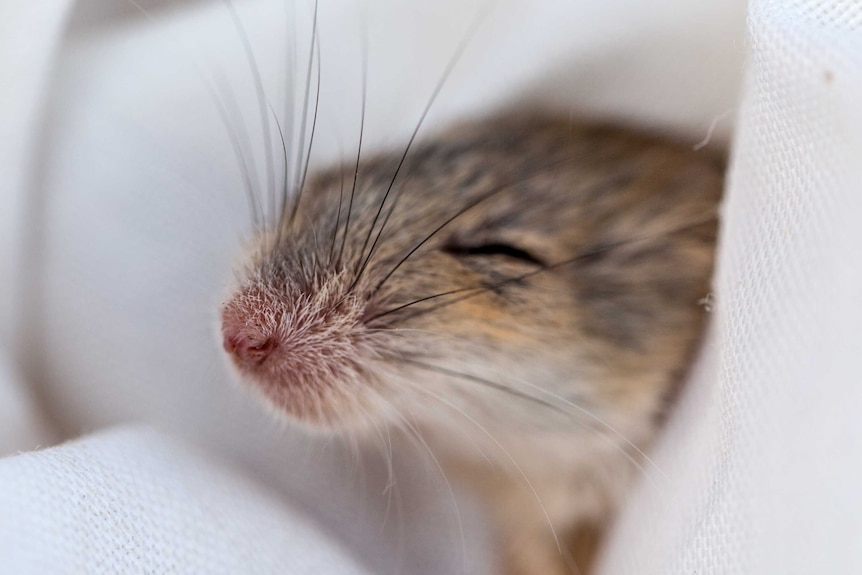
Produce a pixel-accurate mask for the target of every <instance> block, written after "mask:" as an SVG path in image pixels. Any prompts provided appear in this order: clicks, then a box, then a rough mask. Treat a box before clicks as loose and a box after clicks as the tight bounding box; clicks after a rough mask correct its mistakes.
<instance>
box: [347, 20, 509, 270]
mask: <svg viewBox="0 0 862 575" xmlns="http://www.w3.org/2000/svg"><path fill="white" fill-rule="evenodd" d="M491 7H492V4H491V3H488V4H486V5H485V6H484V7H483V9H482V10H481V11H480V12H479V14H478V15H477V17H476V18H475V19H474V20H473V22H472V23H471V24H470V27H469V28H468V29H467V32H466V34H465V35H464V37H463V38H462V39H461V41H460V42H459V44H458V46H457V47H456V49H455V52H454V53H453V55H452V57H451V58H450V59H449V62H448V63H447V64H446V68H445V69H444V70H443V75H442V76H441V78H440V80H439V81H438V82H437V85H436V86H435V87H434V90H433V92H432V93H431V97H430V98H429V99H428V102H427V103H426V104H425V108H424V110H422V114H421V115H420V116H419V121H418V122H417V123H416V127H415V128H414V129H413V133H412V134H411V135H410V139H409V140H408V141H407V145H406V146H405V147H404V152H403V153H402V154H401V158H400V159H399V160H398V165H397V166H396V168H395V172H394V173H393V174H392V179H391V180H390V182H389V186H388V187H387V188H386V193H384V194H383V199H382V200H381V201H380V205H379V206H378V208H377V213H376V214H375V215H374V220H373V221H372V222H371V226H370V227H369V228H368V234H367V235H366V236H365V241H364V242H363V243H362V249H361V250H360V251H359V253H360V254H364V253H365V248H366V247H368V242H369V240H370V239H371V234H372V232H373V231H374V226H376V225H377V221H378V220H379V218H380V214H381V213H382V212H383V206H384V205H385V204H386V200H387V199H388V198H389V194H390V193H391V192H392V187H393V186H394V185H395V180H396V179H397V178H398V174H399V173H400V172H401V168H402V167H403V166H404V162H405V160H406V159H407V154H409V153H410V148H411V147H412V146H413V142H414V141H415V140H416V136H417V135H418V134H419V130H420V129H421V128H422V124H423V123H424V122H425V118H426V117H427V116H428V112H429V111H430V110H431V107H432V106H433V105H434V102H435V101H436V100H437V96H438V95H439V94H440V91H441V90H442V89H443V86H445V84H446V81H447V80H448V79H449V77H450V76H451V74H452V71H453V70H454V69H455V66H456V65H457V63H458V62H459V61H460V60H461V57H462V56H463V55H464V51H465V50H466V49H467V46H468V45H469V43H470V41H471V40H472V39H473V36H474V35H475V33H476V31H477V30H478V29H479V26H480V25H481V24H482V23H483V22H484V20H485V17H486V16H487V15H488V13H489V12H490V8H491ZM381 233H383V227H382V226H381V228H380V231H379V232H378V235H379V234H381ZM360 257H362V256H361V255H360ZM360 261H361V260H360ZM358 275H359V273H357V276H358ZM357 281H358V279H355V280H354V282H353V283H354V285H355V284H356V282H357Z"/></svg>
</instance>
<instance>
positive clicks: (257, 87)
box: [224, 0, 275, 212]
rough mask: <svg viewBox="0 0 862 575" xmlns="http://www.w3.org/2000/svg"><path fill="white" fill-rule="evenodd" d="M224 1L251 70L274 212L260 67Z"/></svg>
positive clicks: (227, 1)
mask: <svg viewBox="0 0 862 575" xmlns="http://www.w3.org/2000/svg"><path fill="white" fill-rule="evenodd" d="M224 3H225V5H226V6H227V9H228V13H229V14H230V17H231V20H233V23H234V27H235V29H236V31H237V35H238V36H239V38H240V42H241V43H242V46H243V51H244V52H245V56H246V59H247V60H248V65H249V70H250V72H251V75H252V81H253V83H254V91H255V94H256V96H257V108H258V112H259V114H260V125H261V130H262V137H263V151H264V154H265V155H264V158H265V167H266V190H267V191H268V192H269V194H270V196H271V202H272V208H271V209H272V211H273V212H274V211H275V174H274V166H273V158H272V139H271V135H270V131H269V117H268V112H267V109H268V107H267V99H266V95H265V93H264V90H263V80H262V79H261V76H260V69H259V68H258V65H257V60H256V59H255V57H254V51H253V50H252V47H251V41H250V40H249V37H248V32H247V31H246V29H245V26H244V25H243V23H242V20H241V19H240V17H239V14H237V12H236V8H235V7H234V5H233V2H232V0H224Z"/></svg>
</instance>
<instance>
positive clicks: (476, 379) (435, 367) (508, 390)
mask: <svg viewBox="0 0 862 575" xmlns="http://www.w3.org/2000/svg"><path fill="white" fill-rule="evenodd" d="M398 361H399V362H400V363H405V364H407V365H413V366H416V367H418V368H420V369H424V370H426V371H433V372H436V373H441V374H443V375H448V376H450V377H457V378H459V379H465V380H468V381H472V382H474V383H480V384H482V385H485V386H487V387H490V388H491V389H494V390H497V391H501V392H504V393H508V394H510V395H514V396H515V397H518V398H520V399H526V400H528V401H532V402H534V403H538V404H539V405H542V406H544V407H548V408H551V409H554V410H556V411H559V412H560V413H563V414H565V413H566V412H565V411H564V410H561V409H560V408H559V407H558V406H556V405H554V404H553V403H550V402H547V401H545V400H543V399H540V398H537V397H534V396H532V395H529V394H526V393H522V392H520V391H518V390H517V389H512V388H511V387H508V386H506V385H502V384H499V383H496V382H494V381H491V380H490V379H485V378H483V377H479V376H477V375H472V374H469V373H463V372H460V371H455V370H452V369H448V368H445V367H441V366H439V365H433V364H430V363H425V362H422V361H417V360H414V359H405V358H399V359H398Z"/></svg>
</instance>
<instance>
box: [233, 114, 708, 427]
mask: <svg viewBox="0 0 862 575" xmlns="http://www.w3.org/2000/svg"><path fill="white" fill-rule="evenodd" d="M400 159H401V151H398V153H393V154H391V155H381V156H378V157H375V158H373V159H369V160H365V161H363V162H362V163H360V164H359V165H358V170H356V166H354V165H345V166H341V167H337V168H335V169H332V170H329V171H326V172H323V173H320V174H319V175H317V176H315V177H313V178H312V179H310V180H309V183H308V184H307V185H306V187H305V190H304V191H303V192H302V194H301V196H300V201H299V202H298V203H297V204H295V205H294V206H290V207H288V208H287V209H286V210H285V217H283V218H281V222H280V224H279V225H277V226H275V227H273V228H271V229H269V230H265V231H263V232H261V233H260V234H259V235H258V236H257V238H256V239H255V241H254V242H253V245H252V246H251V249H250V250H249V254H248V255H247V256H246V258H245V260H244V262H243V264H242V266H241V267H240V269H239V273H238V277H237V282H236V285H235V286H234V287H233V288H232V291H231V293H230V295H229V297H228V299H227V301H226V303H225V304H224V306H223V308H222V337H223V344H224V348H225V350H226V351H227V353H228V355H229V357H230V360H231V362H232V364H233V365H234V366H235V367H236V368H237V370H238V371H239V373H240V376H241V378H242V379H243V380H244V381H246V382H248V383H249V384H251V385H252V386H253V387H255V388H256V389H258V390H259V391H260V392H262V394H263V395H264V396H265V397H266V398H267V399H268V400H269V402H270V403H271V404H272V405H273V406H274V407H275V408H276V409H277V410H278V411H280V412H283V413H285V414H288V415H290V416H291V417H292V418H293V419H296V420H299V421H302V422H305V423H308V424H311V425H312V426H317V427H323V428H329V429H332V428H343V427H349V428H355V429H358V428H362V427H363V426H365V425H367V424H377V423H380V422H388V423H396V424H397V423H398V422H399V421H405V420H406V419H412V418H414V417H415V418H418V419H420V420H426V419H435V420H445V419H449V420H451V419H453V414H456V413H457V412H458V411H460V412H462V413H465V414H468V415H469V417H472V418H476V419H477V420H482V421H484V422H486V423H487V424H499V425H501V426H511V425H531V426H538V427H545V428H547V427H553V426H556V425H568V426H571V417H572V414H571V411H570V410H568V409H566V408H565V405H567V404H570V403H571V402H575V403H577V404H578V405H581V406H584V407H586V408H588V409H590V410H592V412H594V413H596V414H597V415H599V416H601V417H602V418H606V419H609V420H612V421H613V420H620V421H624V420H631V419H632V417H631V416H632V414H635V415H637V416H638V417H637V418H635V419H639V420H641V421H643V422H647V421H649V420H650V419H651V418H652V416H653V415H654V414H655V412H656V409H657V408H658V406H659V404H660V400H661V398H662V396H663V395H664V394H666V392H667V391H668V390H669V389H670V387H671V385H672V383H673V382H674V381H675V380H676V379H677V378H679V376H680V371H681V370H682V366H683V365H684V364H685V360H686V359H687V357H688V355H689V354H690V352H691V350H692V344H693V343H694V341H695V340H696V336H697V334H698V332H699V327H700V323H701V319H702V312H703V310H702V308H701V307H700V306H699V304H698V300H700V299H701V298H703V297H704V296H705V295H706V293H707V290H708V281H709V277H710V273H711V269H712V260H713V257H712V253H713V243H714V236H715V220H714V216H715V207H716V203H717V200H718V197H719V191H720V187H721V173H722V168H721V165H720V163H719V162H716V161H714V159H713V158H711V157H709V156H706V155H705V154H696V153H693V152H691V151H690V150H688V149H686V148H681V147H677V146H674V145H670V144H666V143H663V142H662V141H660V140H656V139H652V138H649V137H645V136H642V135H633V134H632V133H630V132H625V131H620V130H615V129H610V128H604V127H584V126H579V125H573V124H571V123H569V122H568V121H556V120H553V119H543V118H526V119H525V118H520V119H508V120H507V119H494V120H491V121H487V122H483V123H478V124H471V125H467V126H462V127H458V128H456V129H453V130H451V131H449V132H447V133H445V134H443V135H442V136H440V137H438V138H436V139H433V140H431V141H429V142H427V143H425V144H422V145H418V146H416V147H415V148H413V149H412V150H411V151H410V153H409V154H408V155H407V157H406V161H405V162H404V164H403V166H401V168H400V169H398V166H399V160H400ZM396 171H397V173H398V175H397V177H394V175H395V174H396ZM355 172H357V173H358V178H357V179H356V181H355V182H354V178H353V174H354V173H355ZM561 402H563V403H561ZM457 417H458V416H457V415H455V418H457ZM462 423H463V422H462ZM645 424H646V423H645Z"/></svg>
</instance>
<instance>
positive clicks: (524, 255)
mask: <svg viewBox="0 0 862 575" xmlns="http://www.w3.org/2000/svg"><path fill="white" fill-rule="evenodd" d="M443 252H444V253H447V254H449V255H452V256H455V257H465V256H505V257H508V258H512V259H515V260H519V261H522V262H527V263H530V264H534V265H538V266H542V267H547V264H546V263H545V262H544V261H543V260H541V259H539V258H537V257H536V256H534V255H533V254H531V253H530V252H528V251H525V250H522V249H520V248H516V247H515V246H510V245H508V244H480V245H476V246H465V245H458V244H447V245H445V246H444V247H443Z"/></svg>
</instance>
